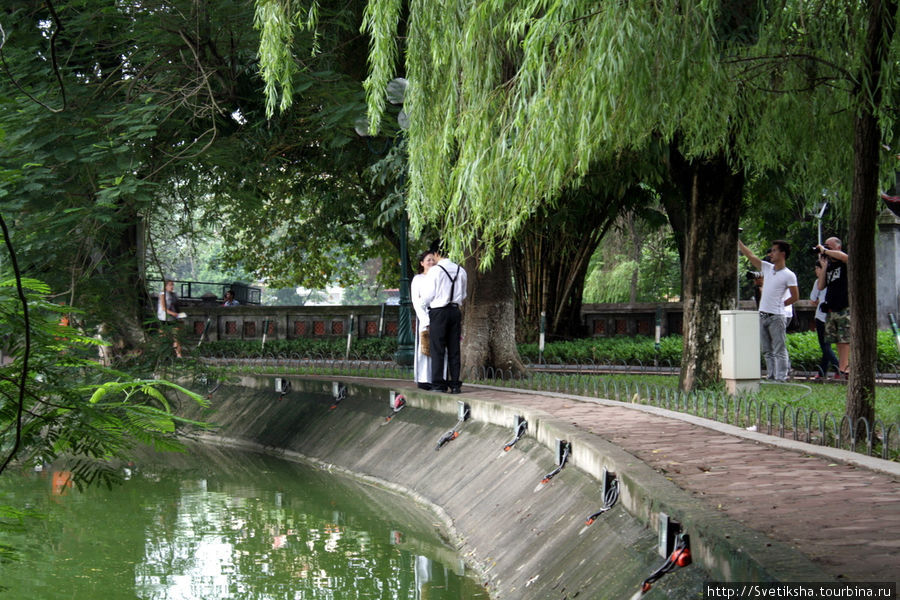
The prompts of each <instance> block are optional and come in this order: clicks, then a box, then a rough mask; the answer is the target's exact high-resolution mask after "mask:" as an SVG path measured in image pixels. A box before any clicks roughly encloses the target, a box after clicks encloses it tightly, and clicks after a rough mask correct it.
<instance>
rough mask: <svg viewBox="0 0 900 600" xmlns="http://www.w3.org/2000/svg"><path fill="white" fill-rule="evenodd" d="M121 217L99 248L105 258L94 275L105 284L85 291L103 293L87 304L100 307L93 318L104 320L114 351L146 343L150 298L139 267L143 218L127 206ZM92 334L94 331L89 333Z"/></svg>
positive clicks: (104, 334)
mask: <svg viewBox="0 0 900 600" xmlns="http://www.w3.org/2000/svg"><path fill="white" fill-rule="evenodd" d="M118 217H119V219H121V220H119V221H118V223H119V224H117V225H116V229H115V230H114V231H110V232H109V233H108V237H107V238H106V239H107V240H108V242H107V243H108V245H107V247H106V248H105V249H100V248H98V251H99V252H98V253H100V254H102V256H103V260H102V262H101V263H100V264H99V265H98V266H97V271H96V274H95V275H94V277H97V278H98V279H99V281H102V282H103V284H102V285H101V286H100V287H99V288H94V287H93V286H91V287H89V288H88V289H86V293H87V294H88V295H90V294H96V293H100V294H103V295H104V296H105V297H104V298H103V300H101V301H98V300H97V298H96V297H95V298H89V297H85V298H84V299H83V305H84V306H94V307H97V308H96V309H95V310H96V311H97V312H96V313H95V314H94V315H92V316H93V317H95V318H97V319H99V320H100V321H101V324H100V329H101V331H100V334H101V337H102V338H103V339H104V340H105V341H108V342H111V343H112V354H123V353H125V352H128V351H130V350H134V349H136V348H140V347H141V346H143V344H144V343H145V342H146V335H145V331H144V328H143V326H142V323H143V321H144V318H145V311H144V306H146V305H147V303H148V299H147V297H146V292H145V290H146V289H147V283H146V281H144V279H143V277H142V275H141V269H139V261H140V260H141V257H139V256H138V248H139V247H140V244H139V243H138V238H139V236H140V235H141V227H140V217H139V216H138V215H137V214H135V212H134V211H133V210H132V209H131V208H129V207H126V206H123V207H122V208H121V209H120V211H119V215H118ZM87 333H88V335H91V334H92V333H94V332H87Z"/></svg>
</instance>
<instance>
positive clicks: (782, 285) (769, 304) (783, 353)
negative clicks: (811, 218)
mask: <svg viewBox="0 0 900 600" xmlns="http://www.w3.org/2000/svg"><path fill="white" fill-rule="evenodd" d="M738 247H739V248H740V249H741V254H743V255H744V256H746V257H747V258H748V259H749V260H750V263H751V264H752V265H753V267H754V268H755V269H756V270H757V271H760V273H762V276H763V288H762V295H761V296H760V299H759V345H760V349H761V350H762V352H763V355H764V356H765V357H766V373H767V377H768V378H769V379H774V380H776V381H787V376H788V370H789V368H790V367H789V365H790V363H789V362H788V353H787V345H786V343H785V342H786V335H785V333H786V329H785V318H784V314H785V307H786V306H790V305H791V304H793V303H794V302H796V301H797V299H798V298H799V297H800V292H799V291H798V290H797V276H796V275H794V272H793V271H791V270H790V269H788V268H787V267H786V266H785V264H784V261H785V260H786V259H787V257H788V256H790V254H791V245H790V244H788V243H787V242H785V241H783V240H775V241H774V242H772V248H771V249H770V250H769V258H770V259H771V261H772V262H769V261H765V260H761V259H760V258H759V257H758V256H756V255H755V254H753V252H752V251H751V250H750V249H749V248H747V246H745V245H744V243H743V242H742V241H741V240H738ZM787 292H789V293H790V295H788V293H787Z"/></svg>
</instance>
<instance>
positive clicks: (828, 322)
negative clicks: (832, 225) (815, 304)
mask: <svg viewBox="0 0 900 600" xmlns="http://www.w3.org/2000/svg"><path fill="white" fill-rule="evenodd" d="M816 250H818V251H819V265H820V266H822V267H823V268H821V269H819V270H818V273H819V281H818V286H819V289H820V290H828V293H827V294H826V296H825V302H824V303H823V304H822V311H823V312H824V313H826V319H825V341H826V342H834V343H836V344H837V348H838V363H839V366H838V369H840V370H839V371H838V373H837V374H836V375H835V379H846V378H847V372H848V370H849V369H850V297H849V295H848V293H847V253H846V252H844V251H843V250H841V240H839V239H838V238H836V237H830V238H828V239H827V240H825V243H824V244H819V245H818V246H816Z"/></svg>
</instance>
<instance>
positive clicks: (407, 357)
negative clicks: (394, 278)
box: [356, 77, 415, 367]
mask: <svg viewBox="0 0 900 600" xmlns="http://www.w3.org/2000/svg"><path fill="white" fill-rule="evenodd" d="M407 84H408V83H407V81H406V79H403V78H402V77H397V78H395V79H392V80H391V81H390V82H389V83H388V85H387V90H386V93H387V98H388V101H389V102H390V103H391V104H398V105H402V104H403V99H404V96H405V95H406V86H407ZM397 120H398V122H399V124H400V128H401V129H406V128H407V127H409V121H408V119H407V117H406V113H405V112H403V110H401V111H400V115H399V116H398V117H397ZM356 133H357V134H359V135H360V136H362V137H369V127H368V121H366V122H364V123H363V122H360V123H358V124H357V126H356ZM392 145H393V140H392V142H391V144H390V146H392ZM390 146H388V148H390ZM369 150H370V151H371V152H372V153H373V154H378V153H377V152H376V151H375V150H373V149H372V146H371V145H369ZM405 185H406V175H405V174H404V175H401V177H400V186H401V188H402V187H403V186H405ZM403 204H404V206H403V210H402V211H400V222H399V223H398V227H397V230H398V231H397V233H398V235H399V237H400V307H399V309H400V310H399V315H398V317H397V352H396V353H395V354H394V361H396V363H397V364H398V365H401V366H404V367H409V366H412V364H413V354H414V341H415V340H414V338H413V331H412V319H411V310H410V309H411V308H412V301H411V300H410V294H409V248H408V244H407V239H406V238H407V233H406V230H407V217H406V201H405V195H404V203H403Z"/></svg>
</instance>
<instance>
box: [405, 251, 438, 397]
mask: <svg viewBox="0 0 900 600" xmlns="http://www.w3.org/2000/svg"><path fill="white" fill-rule="evenodd" d="M434 263H435V260H434V253H432V251H431V250H426V251H425V252H423V253H422V254H420V255H419V266H418V269H417V270H418V273H417V274H416V275H415V276H414V277H413V278H412V282H410V284H409V295H410V296H411V298H412V304H413V308H414V309H415V310H416V333H417V335H416V348H415V361H414V362H413V378H414V379H415V381H416V385H418V386H419V387H420V388H422V389H423V390H430V389H431V343H430V331H429V328H428V326H429V323H430V320H429V318H428V305H427V304H424V303H423V302H422V299H423V298H424V292H425V285H426V284H425V282H426V279H427V278H426V275H427V274H428V271H429V270H430V269H431V268H432V267H433V266H434Z"/></svg>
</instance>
